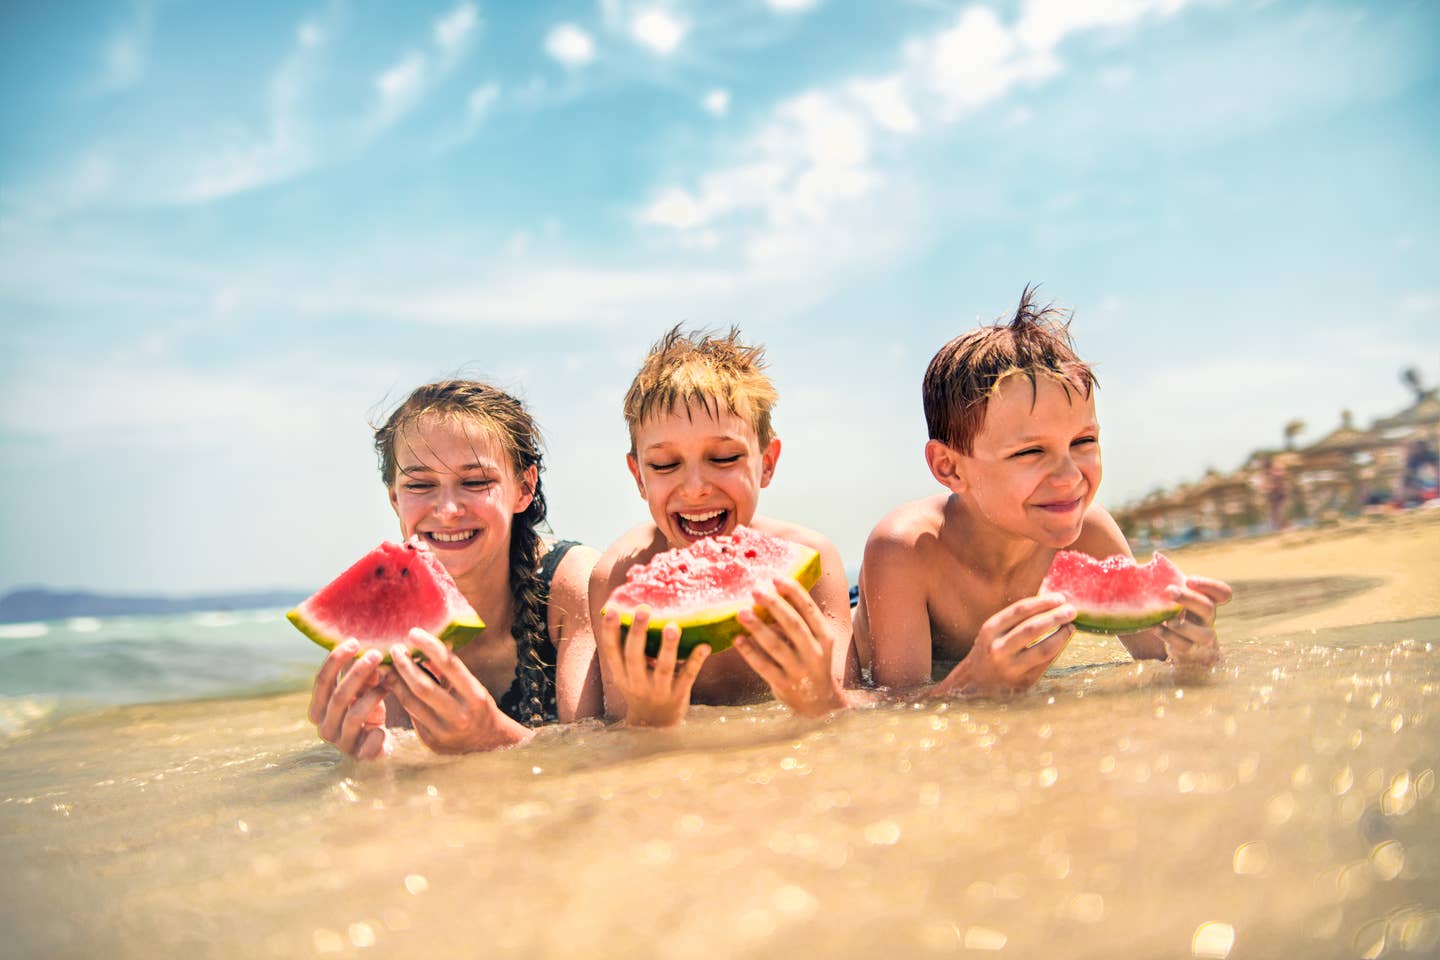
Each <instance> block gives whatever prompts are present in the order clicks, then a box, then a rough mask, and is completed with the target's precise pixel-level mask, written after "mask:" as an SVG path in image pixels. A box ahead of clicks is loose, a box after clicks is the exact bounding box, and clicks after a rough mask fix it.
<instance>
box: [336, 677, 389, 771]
mask: <svg viewBox="0 0 1440 960" xmlns="http://www.w3.org/2000/svg"><path fill="white" fill-rule="evenodd" d="M384 698H385V691H384V690H382V689H381V688H379V687H371V688H370V689H369V690H366V691H365V692H364V693H362V694H361V695H360V696H358V697H356V698H355V702H354V703H352V704H350V706H349V708H348V709H346V711H345V712H344V714H343V715H342V716H341V718H340V730H339V734H338V736H337V737H336V739H335V740H334V741H333V742H334V744H335V746H337V747H339V748H340V750H341V751H342V752H344V753H348V754H351V755H352V756H353V755H354V753H355V746H356V742H357V741H358V740H359V738H360V732H361V731H362V730H373V729H374V727H370V726H367V725H366V723H365V718H366V717H368V716H369V715H370V711H371V710H373V709H375V704H377V703H379V702H380V701H382V700H383V699H384Z"/></svg>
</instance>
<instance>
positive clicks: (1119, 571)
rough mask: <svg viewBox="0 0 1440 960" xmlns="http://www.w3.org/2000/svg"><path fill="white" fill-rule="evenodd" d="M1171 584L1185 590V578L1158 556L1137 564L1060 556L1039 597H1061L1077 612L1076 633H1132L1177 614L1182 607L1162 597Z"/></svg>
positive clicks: (1125, 560)
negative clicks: (1055, 594)
mask: <svg viewBox="0 0 1440 960" xmlns="http://www.w3.org/2000/svg"><path fill="white" fill-rule="evenodd" d="M1172 584H1174V585H1176V586H1184V585H1185V575H1184V574H1183V573H1181V572H1180V569H1179V568H1178V567H1176V566H1175V564H1173V563H1171V562H1170V560H1169V558H1168V557H1166V556H1165V555H1164V554H1161V553H1156V554H1155V556H1154V557H1152V558H1151V559H1150V562H1149V563H1145V564H1137V563H1136V562H1135V561H1134V560H1132V559H1130V558H1129V557H1127V556H1125V555H1124V554H1116V555H1115V556H1113V557H1110V558H1108V559H1105V560H1097V559H1095V558H1094V557H1092V556H1090V555H1089V554H1086V553H1079V552H1077V551H1074V550H1061V551H1060V552H1059V553H1057V554H1055V559H1054V560H1052V561H1051V562H1050V572H1049V573H1047V574H1046V575H1045V580H1044V582H1042V583H1041V584H1040V592H1041V593H1045V592H1051V591H1053V592H1055V593H1061V594H1064V595H1065V599H1066V600H1068V601H1070V602H1071V603H1072V604H1074V605H1075V609H1076V610H1077V611H1079V612H1078V614H1077V615H1076V617H1075V626H1076V627H1077V628H1078V629H1080V630H1085V631H1087V632H1089V633H1134V632H1135V631H1137V630H1144V629H1145V628H1146V627H1153V626H1155V625H1156V624H1157V623H1160V622H1162V621H1164V620H1169V619H1170V618H1171V617H1173V616H1175V615H1176V614H1177V613H1179V612H1180V604H1179V603H1177V602H1176V601H1174V600H1171V599H1170V598H1169V597H1167V596H1166V595H1165V588H1166V587H1168V586H1170V585H1172Z"/></svg>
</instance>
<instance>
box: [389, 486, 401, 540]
mask: <svg viewBox="0 0 1440 960" xmlns="http://www.w3.org/2000/svg"><path fill="white" fill-rule="evenodd" d="M390 509H391V510H394V511H395V519H397V520H400V493H399V491H398V490H396V489H395V484H393V483H392V484H390ZM400 532H401V533H404V532H405V521H404V520H400Z"/></svg>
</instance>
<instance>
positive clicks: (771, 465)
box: [760, 437, 780, 487]
mask: <svg viewBox="0 0 1440 960" xmlns="http://www.w3.org/2000/svg"><path fill="white" fill-rule="evenodd" d="M779 459H780V438H779V437H771V438H770V442H769V443H767V444H765V449H764V450H762V451H760V486H762V487H768V486H769V485H770V478H771V477H773V476H775V464H776V463H777V462H778V461H779Z"/></svg>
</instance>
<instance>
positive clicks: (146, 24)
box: [99, 2, 155, 93]
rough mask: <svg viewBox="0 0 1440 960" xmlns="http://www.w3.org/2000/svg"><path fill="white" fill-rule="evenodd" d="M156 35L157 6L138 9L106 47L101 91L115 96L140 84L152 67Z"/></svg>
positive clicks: (138, 5) (142, 5)
mask: <svg viewBox="0 0 1440 960" xmlns="http://www.w3.org/2000/svg"><path fill="white" fill-rule="evenodd" d="M154 35H155V5H154V4H153V3H150V2H142V3H138V4H136V5H135V8H134V12H133V16H132V18H131V19H130V21H129V22H127V23H126V24H125V25H124V26H122V27H121V28H120V29H119V30H117V31H116V32H115V33H114V34H113V35H111V37H110V39H109V40H108V41H107V42H106V44H105V50H104V58H103V63H102V66H101V75H100V83H99V86H100V91H101V92H102V93H115V92H117V91H119V90H125V89H127V88H129V87H132V86H134V85H135V84H137V83H139V82H140V81H141V79H143V78H144V76H145V72H146V70H148V69H149V65H150V44H151V41H152V40H153V38H154Z"/></svg>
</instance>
